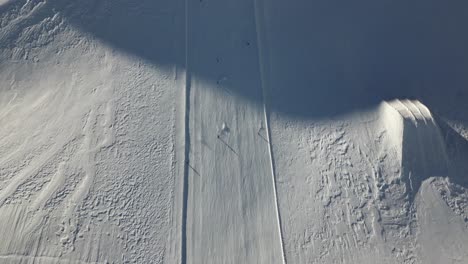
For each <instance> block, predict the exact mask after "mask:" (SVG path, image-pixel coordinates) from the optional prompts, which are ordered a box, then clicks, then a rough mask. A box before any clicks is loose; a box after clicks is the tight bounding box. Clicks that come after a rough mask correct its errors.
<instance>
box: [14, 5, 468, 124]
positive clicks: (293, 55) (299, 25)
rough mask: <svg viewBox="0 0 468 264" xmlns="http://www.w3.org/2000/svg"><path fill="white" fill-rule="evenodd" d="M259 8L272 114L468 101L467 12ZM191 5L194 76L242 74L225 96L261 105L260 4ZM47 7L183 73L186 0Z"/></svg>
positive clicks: (320, 114) (321, 114)
mask: <svg viewBox="0 0 468 264" xmlns="http://www.w3.org/2000/svg"><path fill="white" fill-rule="evenodd" d="M259 1H261V2H262V4H263V6H264V10H262V11H264V13H266V14H267V15H268V16H267V17H266V18H264V19H263V21H261V23H263V24H264V25H263V27H260V28H263V30H264V33H265V35H266V39H267V41H266V43H263V46H261V47H260V49H261V50H263V52H265V54H269V56H270V58H269V60H268V65H263V66H264V67H268V69H270V70H269V72H268V74H267V76H266V78H267V80H266V81H267V84H268V87H267V88H268V89H269V91H271V92H270V98H269V100H270V101H271V104H270V107H271V110H272V111H273V112H277V113H280V114H285V115H288V116H291V117H297V118H317V119H321V118H329V117H333V116H336V115H342V114H346V113H348V112H353V111H360V110H362V109H368V108H370V107H374V106H375V105H377V104H378V103H380V102H381V101H382V100H390V99H393V98H411V99H419V100H421V101H424V102H425V103H426V104H427V105H428V107H429V108H431V107H432V105H431V104H432V103H433V102H435V103H434V104H437V102H438V101H437V100H439V99H440V100H443V99H442V98H444V97H446V96H447V94H449V95H450V94H462V93H463V97H464V98H468V94H467V93H466V92H465V91H466V88H465V87H466V86H467V85H468V75H467V74H466V72H467V71H468V49H466V47H467V46H468V34H465V25H467V24H468V2H461V1H459V2H451V3H442V2H440V1H435V0H430V1H423V0H416V1H412V2H407V1H403V0H399V1H361V2H359V3H353V4H351V3H346V2H344V1H343V2H342V3H341V4H338V3H337V1H310V0H307V1H306V0H292V1H290V2H287V3H286V2H284V1H279V0H271V1H265V0H259ZM13 3H16V1H15V2H12V3H11V4H13ZM188 3H189V4H190V14H189V19H190V21H189V23H188V24H189V31H190V32H189V33H190V38H191V39H190V47H189V53H190V54H189V56H192V57H193V58H192V57H191V58H192V61H193V62H194V63H193V65H192V67H191V71H193V75H194V76H199V77H200V78H202V79H205V80H208V81H210V82H212V83H216V82H217V81H218V80H219V77H220V75H221V74H223V73H224V74H228V75H229V73H230V72H236V71H237V72H238V75H237V76H233V78H231V79H235V78H238V79H239V78H243V79H244V82H243V83H242V84H239V83H234V82H231V83H230V82H226V83H225V84H224V88H227V89H228V90H229V91H231V92H232V93H233V94H235V95H239V96H241V97H243V98H245V99H247V100H250V101H252V102H254V103H257V104H262V98H261V96H258V93H253V92H252V91H253V90H256V89H257V90H258V89H259V84H258V82H257V81H253V79H252V78H257V79H258V74H257V75H256V74H252V73H251V72H250V71H251V68H250V67H244V66H247V64H248V63H250V62H251V61H252V56H257V55H256V54H255V50H256V48H257V43H256V37H257V35H256V30H255V29H253V25H255V23H254V22H255V21H254V12H253V7H254V6H253V3H254V0H240V1H237V2H236V4H235V5H234V4H233V2H232V1H228V0H220V1H189V2H188ZM7 5H10V3H9V4H7ZM46 5H47V7H46V8H48V9H49V10H50V11H51V12H52V13H57V12H58V13H60V14H62V15H63V16H65V17H66V19H67V21H69V22H70V23H71V24H73V25H74V26H76V27H77V28H80V29H81V30H82V31H84V32H87V33H89V34H91V35H92V36H94V37H96V38H98V39H100V40H102V41H104V42H106V43H108V44H109V45H111V46H113V47H115V48H116V49H118V50H121V51H125V52H127V53H129V54H133V55H136V56H138V57H140V58H143V59H145V60H147V61H149V62H151V63H153V64H155V65H158V66H174V65H177V66H178V67H185V60H184V59H183V58H181V57H180V56H181V55H180V53H181V50H182V49H184V37H185V35H184V34H185V27H184V25H185V21H184V19H185V7H184V5H185V1H183V0H172V1H170V0H157V1H155V0H139V1H137V0H102V1H94V0H81V1H72V0H48V1H47V2H46ZM285 5H286V6H287V8H285ZM246 10H247V11H248V10H250V11H249V12H246ZM239 43H249V47H244V46H243V47H241V46H240V44H239ZM238 44H239V45H238ZM250 44H251V45H250ZM234 59H237V60H239V61H241V63H237V64H235V63H233V60H234ZM216 60H220V61H221V63H216V62H215V61H216ZM246 82H250V84H248V85H244V84H245V83H246ZM207 87H209V88H208V89H219V88H220V87H219V86H216V85H208V86H207ZM427 98H429V99H430V100H426V99H427ZM433 98H437V99H433ZM436 101H437V102H436ZM428 102H429V103H428ZM441 114H442V115H444V112H442V113H441Z"/></svg>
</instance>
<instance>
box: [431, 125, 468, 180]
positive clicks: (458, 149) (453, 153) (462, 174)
mask: <svg viewBox="0 0 468 264" xmlns="http://www.w3.org/2000/svg"><path fill="white" fill-rule="evenodd" d="M435 119H436V121H437V124H438V125H439V127H440V130H441V133H442V137H443V139H444V143H445V146H446V149H447V156H448V160H449V162H450V164H449V167H448V168H449V172H448V173H449V178H450V181H451V182H453V183H456V184H458V185H460V186H462V187H464V188H468V140H466V139H465V138H463V137H462V136H461V135H460V134H459V133H458V132H456V131H455V130H454V129H453V128H452V127H451V126H450V125H449V124H448V123H447V122H445V121H444V120H443V119H442V118H441V117H438V116H435Z"/></svg>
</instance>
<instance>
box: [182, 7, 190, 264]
mask: <svg viewBox="0 0 468 264" xmlns="http://www.w3.org/2000/svg"><path fill="white" fill-rule="evenodd" d="M184 5H185V8H184V12H185V15H184V18H185V25H184V30H185V33H184V34H185V35H184V37H185V39H184V42H185V43H184V46H185V47H184V52H185V61H184V64H185V87H184V88H185V89H184V90H185V93H184V100H185V104H184V106H185V115H184V144H185V150H184V151H185V152H184V161H183V162H184V171H183V179H182V221H181V224H182V227H181V232H182V235H181V250H180V254H181V256H180V262H181V264H186V263H187V213H188V207H187V206H188V192H189V186H188V181H189V168H190V85H191V72H190V69H189V54H188V51H189V0H185V1H184Z"/></svg>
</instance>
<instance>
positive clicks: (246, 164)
mask: <svg viewBox="0 0 468 264" xmlns="http://www.w3.org/2000/svg"><path fill="white" fill-rule="evenodd" d="M197 4H198V3H197ZM197 4H194V3H190V2H188V1H184V5H185V6H184V12H185V13H184V18H185V23H184V31H183V36H184V40H183V41H182V42H183V43H184V47H183V48H184V55H183V57H184V58H183V60H184V61H183V65H185V69H184V71H183V74H182V75H185V76H183V77H182V78H184V79H185V80H184V81H180V82H179V85H181V86H183V87H184V92H183V93H181V94H180V96H181V98H183V100H184V103H183V106H182V108H183V109H180V108H181V106H180V105H179V111H180V112H182V111H183V114H182V113H180V114H179V118H183V124H182V122H181V123H179V124H180V125H181V126H182V125H183V129H181V131H184V132H183V133H184V135H183V139H182V137H181V136H179V140H180V142H183V144H184V146H183V147H182V146H179V148H178V149H181V150H182V149H183V151H184V154H183V157H182V154H180V155H179V158H180V160H183V173H180V174H179V175H181V174H182V177H181V178H182V180H181V181H180V185H182V186H180V185H179V186H180V187H179V191H181V194H180V197H181V199H182V201H180V203H178V204H179V205H180V206H181V207H180V208H181V212H180V211H179V212H178V214H180V229H179V230H180V232H181V233H180V256H179V259H180V262H181V263H183V264H185V263H191V262H195V263H196V262H197V261H198V262H199V261H208V262H210V261H212V262H220V261H221V262H223V261H227V260H240V261H242V260H244V261H247V262H252V261H253V262H259V261H260V262H262V263H267V262H268V263H271V262H281V263H283V264H284V263H285V262H286V261H285V253H284V248H283V238H282V229H281V219H280V213H279V207H278V198H277V190H276V179H275V169H274V160H273V154H272V147H271V142H270V131H269V129H270V128H269V124H268V105H267V101H268V99H267V91H266V89H267V88H266V87H267V85H266V84H265V81H264V73H263V71H264V69H262V68H263V65H262V63H261V62H262V55H261V54H259V53H261V49H260V45H261V44H260V37H259V36H258V34H260V33H259V29H260V26H259V24H258V23H259V22H258V20H259V18H258V17H257V13H258V10H257V4H258V3H257V2H254V1H244V3H242V4H240V7H236V8H235V10H233V12H236V11H242V12H244V11H247V12H248V13H251V14H252V16H251V18H252V27H251V28H250V29H249V30H251V29H252V28H254V27H255V28H254V30H253V31H254V32H253V33H255V34H256V37H257V41H258V43H257V45H258V49H255V50H254V51H253V53H252V54H251V56H250V57H248V58H245V57H244V58H242V57H240V58H239V56H237V55H236V52H237V53H239V52H242V51H239V50H232V51H231V52H229V50H228V52H227V54H225V55H226V57H225V61H229V63H230V64H229V67H228V69H230V70H231V71H228V72H226V73H225V74H227V75H234V76H237V78H239V79H236V82H239V83H240V84H238V85H240V86H246V87H247V88H250V89H258V91H259V93H258V95H259V97H260V98H259V100H258V101H260V102H263V103H262V105H261V108H260V109H259V107H257V106H254V105H252V104H251V103H250V102H246V101H245V100H244V99H238V98H234V97H233V96H232V94H231V93H223V91H230V90H231V89H230V88H231V87H229V86H228V85H229V82H228V81H226V82H222V83H221V82H217V86H216V87H214V88H211V87H210V86H211V85H212V84H209V83H205V82H207V81H206V80H201V79H200V78H199V77H198V76H192V71H194V72H197V73H198V72H200V71H204V70H206V69H207V68H210V65H209V62H206V60H208V58H206V56H204V57H203V60H202V62H200V60H196V58H195V59H194V57H197V56H203V55H199V54H194V53H192V50H193V49H197V44H201V43H199V42H200V41H199V42H197V39H196V37H194V39H192V38H191V36H196V35H192V34H194V32H193V31H196V30H197V25H202V24H200V21H201V20H203V19H206V17H210V16H209V14H208V13H209V12H211V11H210V7H207V6H204V7H203V8H205V9H203V10H202V9H197V8H199V7H197V6H196V5H197ZM200 5H208V4H206V3H200ZM245 8H247V9H245ZM244 9H245V10H244ZM207 10H208V11H207ZM213 10H215V8H213ZM202 12H207V14H204V15H206V16H205V17H202V16H203V15H202V14H201V13H202ZM191 14H193V17H192V15H191ZM197 15H201V16H200V17H197ZM197 19H198V20H200V21H198V20H197ZM226 20H229V16H228V17H227V19H226ZM226 23H228V24H229V25H230V26H231V27H234V28H233V29H231V30H232V31H233V32H231V34H232V35H234V36H239V35H243V34H245V32H242V30H245V29H243V28H242V26H240V25H238V22H235V20H233V21H228V22H226ZM231 23H234V24H231ZM237 27H239V28H237ZM198 29H199V30H201V29H200V28H198ZM210 30H212V31H216V30H217V29H216V27H215V28H214V29H209V31H210ZM214 44H215V43H214ZM223 44H226V43H224V42H222V43H220V44H219V45H221V46H222V45H223ZM249 45H250V43H249ZM234 46H235V45H234ZM180 48H181V47H180ZM212 48H214V49H216V48H217V47H216V44H215V45H214V46H213V47H212ZM232 48H233V47H232V46H228V47H223V48H222V49H232ZM235 48H236V47H234V49H235ZM210 52H211V50H210V48H209V47H208V48H203V47H202V48H200V47H198V49H197V53H200V54H201V53H203V54H204V55H206V54H210ZM248 52H252V51H248ZM181 57H182V56H181ZM252 58H253V61H252ZM244 60H248V61H244ZM181 61H182V59H181ZM216 61H217V63H220V61H219V59H218V58H216ZM192 62H194V63H192ZM245 62H248V64H250V65H251V66H249V67H253V69H252V70H254V71H257V72H258V74H257V75H256V76H257V77H259V80H254V81H251V80H248V79H249V78H245V77H243V76H244V75H245V72H248V70H249V69H243V68H242V67H239V66H240V65H243V63H245ZM221 66H222V65H221ZM233 69H234V70H233ZM217 70H218V69H213V71H214V72H216V71H217ZM208 79H209V78H208ZM223 80H227V78H226V77H224V79H223ZM182 82H183V83H182ZM225 83H228V84H226V85H225ZM202 86H204V87H202ZM218 86H221V87H219V88H223V89H219V90H217V88H218ZM206 87H208V88H206ZM215 88H216V89H215ZM194 102H197V103H195V105H194V106H192V105H191V104H193V103H194ZM181 110H182V111H181ZM246 116H247V117H246ZM225 121H226V122H227V124H228V125H229V127H230V128H232V131H230V132H229V130H230V129H228V132H227V133H225V134H222V135H220V134H217V136H214V137H213V139H212V138H211V134H212V132H210V131H209V130H210V128H211V127H213V126H215V127H216V126H217V123H219V122H221V123H223V126H225V123H224V122H225ZM259 123H260V124H262V123H263V124H264V125H263V124H262V125H261V128H260V129H262V128H264V130H265V132H266V135H260V134H259V133H257V134H255V133H251V131H257V130H258V127H257V128H255V126H257V125H258V124H259ZM256 129H257V130H256ZM216 137H217V139H218V140H216ZM265 143H266V144H268V145H265ZM229 150H230V151H229ZM214 153H217V154H214ZM229 153H231V154H229ZM232 154H237V155H235V156H237V158H233V157H234V156H233V157H231V158H230V156H231V155H232ZM192 158H193V160H192ZM232 159H234V160H232ZM228 160H231V162H230V163H225V162H227V161H228ZM208 164H210V165H208ZM180 167H182V165H181V166H180ZM213 167H214V168H213ZM225 185H226V186H225ZM229 185H232V188H234V189H232V188H231V189H230V190H227V189H226V190H224V188H226V187H227V186H229ZM201 188H203V189H204V191H201ZM223 190H224V191H223ZM226 191H227V192H226ZM219 192H221V193H223V192H224V193H223V195H222V196H221V197H218V196H219V194H217V193H219ZM216 208H218V209H219V210H221V211H216V210H217V209H216ZM213 210H215V211H213ZM223 210H224V211H223ZM210 215H211V216H210ZM229 216H231V217H229ZM225 217H227V218H231V219H229V221H227V219H225ZM226 221H227V222H226ZM270 221H272V222H270ZM210 222H211V223H212V224H210ZM231 222H232V223H231ZM256 225H259V226H258V227H256ZM223 226H224V227H225V228H227V230H223V233H226V234H230V233H231V232H233V233H232V236H230V237H229V239H228V240H227V241H226V239H225V237H223V238H221V237H219V238H218V236H220V235H221V233H219V231H216V230H217V229H218V228H222V227H223ZM270 229H271V231H270ZM265 232H266V233H267V234H268V235H267V236H265V235H264V234H265ZM275 233H276V234H275ZM213 236H214V237H213ZM272 239H273V241H274V240H277V241H278V243H279V244H277V246H278V248H277V249H275V248H276V245H275V246H274V247H271V246H269V245H268V242H271V241H272ZM218 240H220V241H221V240H225V241H224V242H225V243H219V242H217V241H218ZM194 241H196V244H194V243H193V242H194ZM247 241H248V242H247ZM267 241H268V242H267ZM247 243H249V244H250V245H247ZM199 244H203V245H204V249H203V250H201V248H200V245H199ZM249 247H251V248H249ZM202 251H206V252H210V251H213V252H216V253H214V255H207V254H208V253H206V252H202ZM250 251H251V253H250ZM266 261H267V262H266Z"/></svg>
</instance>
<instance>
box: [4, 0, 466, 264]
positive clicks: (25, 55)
mask: <svg viewBox="0 0 468 264" xmlns="http://www.w3.org/2000/svg"><path fill="white" fill-rule="evenodd" d="M285 3H286V2H285ZM288 3H289V2H288ZM279 4H280V2H279V1H271V2H269V1H247V0H239V1H227V0H220V1H205V0H203V1H118V0H115V1H99V3H97V2H95V1H87V0H84V1H65V0H64V1H55V0H44V1H31V0H10V1H2V0H0V263H1V264H16V263H39V264H55V263H144V264H146V263H183V264H185V263H268V264H270V263H288V264H291V263H466V262H467V261H468V256H467V252H468V231H467V230H468V210H467V205H468V189H467V187H468V180H467V175H468V165H467V160H468V142H467V140H466V138H464V137H463V136H460V134H459V133H460V132H459V131H462V132H463V131H465V130H464V129H465V128H466V126H464V125H463V124H461V125H459V126H458V127H457V129H456V130H457V131H455V130H453V129H452V128H451V126H453V122H451V120H448V122H447V123H446V122H445V121H444V120H445V116H438V115H435V114H434V113H432V112H431V110H434V112H435V109H429V108H428V106H425V105H423V104H422V103H421V102H419V101H417V100H403V99H401V100H390V101H386V102H381V99H382V98H387V97H388V96H386V95H382V94H379V93H380V92H382V93H384V92H385V94H387V95H388V94H393V93H392V92H393V91H383V90H382V91H381V90H378V89H377V90H376V91H375V92H374V93H376V94H378V96H375V97H373V98H371V100H367V99H368V98H367V99H366V100H367V101H366V100H364V99H363V100H362V101H360V100H358V99H359V98H358V99H356V98H357V97H358V96H355V95H357V94H358V93H359V91H361V90H359V91H358V90H355V88H353V89H349V90H345V89H344V88H343V87H344V86H343V87H341V86H339V85H340V84H341V82H342V81H343V82H344V80H347V78H348V79H352V80H354V84H353V85H354V86H357V84H362V83H365V82H364V81H360V80H357V79H356V78H355V77H353V76H354V75H353V74H351V73H350V72H346V69H341V73H342V75H343V76H341V75H340V76H341V77H340V76H338V77H339V79H340V80H338V81H336V80H335V81H336V82H335V81H333V82H329V80H328V79H327V78H328V77H330V76H333V78H335V77H336V78H338V77H337V74H336V71H335V70H330V67H331V66H330V65H335V64H336V65H342V64H341V63H337V62H336V63H335V62H333V63H330V64H326V61H327V60H326V59H325V57H323V58H321V60H316V57H315V56H312V57H313V58H311V57H310V56H309V57H307V53H304V52H303V51H302V49H297V50H298V52H299V53H300V54H303V53H304V54H305V57H301V56H302V55H301V56H298V54H299V53H297V54H296V50H293V49H291V50H285V48H284V47H286V46H283V45H284V44H285V43H286V42H290V41H292V40H294V41H295V42H294V43H291V44H292V46H293V47H296V48H297V47H302V45H303V44H302V43H303V42H300V41H298V40H300V38H302V36H303V35H304V34H302V33H301V32H300V30H299V29H300V27H296V26H298V24H297V23H298V22H300V21H301V19H304V18H305V17H303V15H304V12H305V11H304V12H302V11H301V12H298V15H302V16H301V17H299V18H298V17H292V18H291V21H292V22H291V23H292V24H291V25H286V24H281V23H283V22H282V21H281V23H280V24H278V21H276V20H275V17H276V16H272V14H275V13H274V12H277V11H278V10H277V7H278V5H279ZM281 4H282V5H284V4H283V3H281ZM306 6H309V5H306ZM226 7H229V8H228V9H226ZM291 7H292V9H284V12H292V11H291V10H295V8H298V7H297V6H291ZM319 7H321V8H322V9H326V10H328V8H327V5H324V6H319ZM220 10H224V11H223V12H221V11H220ZM225 10H229V12H225ZM314 10H315V9H314ZM269 12H273V13H269ZM317 12H318V11H317ZM314 18H316V17H314ZM282 26H285V28H284V29H283V27H282ZM288 26H294V27H293V28H295V29H296V28H297V32H296V31H294V32H292V31H289V30H286V29H288ZM316 26H317V24H314V27H316ZM319 26H322V25H319ZM305 27H308V24H307V25H305ZM277 28H280V29H282V30H280V31H278V30H277ZM286 33H288V34H289V33H290V34H291V39H289V38H286V37H284V35H282V34H286ZM337 35H340V34H337ZM309 41H310V40H309V39H307V43H309ZM299 42H300V43H299ZM310 43H312V42H310ZM337 43H338V42H337ZM340 43H341V42H340ZM324 47H325V46H323V47H320V46H319V47H314V46H313V45H312V46H311V47H308V49H309V48H310V50H309V51H311V50H313V52H312V53H310V54H319V53H320V54H322V51H323V48H324ZM302 48H304V47H302ZM304 49H305V48H304ZM327 51H328V53H329V54H335V53H334V52H332V50H327ZM285 54H289V55H294V56H286V55H285ZM310 54H309V55H310ZM343 54H344V53H343ZM343 57H347V56H345V55H343ZM340 58H341V57H340ZM349 58H351V59H353V58H354V59H353V61H348V62H349V63H351V64H350V65H348V66H352V65H354V64H353V63H356V61H357V58H356V57H349ZM329 59H330V58H329ZM332 59H338V57H336V58H335V57H333V58H332ZM355 60H356V61H355ZM317 61H320V63H325V64H326V65H325V66H323V67H316V69H315V68H314V67H303V68H302V67H295V65H296V63H298V64H297V65H302V66H308V65H309V64H310V63H317ZM320 63H319V64H320ZM297 65H296V66H297ZM311 68H314V69H315V70H316V71H315V70H314V72H313V73H314V74H312V75H307V76H305V74H298V70H299V72H305V71H307V70H308V69H311ZM349 68H350V69H351V68H353V69H354V68H357V67H349ZM324 71H330V72H329V74H328V75H326V76H325V75H323V74H322V73H323V72H324ZM338 72H339V71H338ZM359 74H360V75H359V76H364V75H365V74H364V72H363V73H359ZM313 76H315V77H320V76H322V77H323V76H325V77H326V78H325V77H324V79H320V78H319V79H320V80H318V81H317V82H315V83H310V82H308V80H311V79H313V80H315V79H314V78H315V77H314V78H312V77H313ZM399 76H406V75H404V74H400V75H399ZM327 80H328V81H327ZM327 83H328V84H330V83H332V84H334V85H336V87H335V86H333V89H332V90H327V89H328V88H329V87H327V86H326V85H324V84H327ZM281 84H283V86H284V87H283V86H281ZM392 84H393V83H392ZM290 87H307V89H305V90H304V91H303V92H304V94H302V93H297V91H298V90H297V89H296V88H294V89H292V90H291V89H289V88H290ZM403 88H404V87H401V89H402V90H404V89H403ZM301 89H302V88H301ZM291 91H293V92H295V93H294V94H291V93H292V92H291ZM324 91H325V92H324ZM327 91H332V92H327ZM335 91H336V92H339V91H343V94H341V93H340V94H337V95H336V96H337V97H339V98H340V99H339V100H335V99H336V98H334V97H333V96H335V95H334V94H333V93H334V92H335ZM345 91H346V92H345ZM310 93H312V95H314V96H315V97H314V98H310V96H308V95H310ZM435 94H436V95H438V94H440V93H435ZM348 95H350V96H348ZM460 96H461V97H463V93H462V94H461V95H460ZM298 97H301V100H300V101H301V102H300V103H297V101H295V100H291V98H292V99H294V98H298ZM426 97H427V98H428V99H430V101H431V102H433V105H442V104H443V103H444V101H443V100H442V99H441V98H437V96H433V97H431V96H430V93H429V96H426ZM312 99H313V100H312ZM345 99H346V100H345ZM439 99H440V100H442V101H440V102H439V101H438V100H439ZM308 100H311V101H308ZM460 100H461V99H460ZM378 102H381V104H380V105H376V103H378ZM434 102H439V103H436V104H434ZM339 103H343V105H341V107H340V106H339V105H338V104H339ZM345 103H346V105H344V104H345ZM296 104H297V105H296ZM338 108H339V109H338ZM304 109H305V110H306V111H303V112H301V111H302V110H304ZM457 109H462V110H463V107H459V108H457ZM335 110H337V111H335ZM351 110H352V111H351ZM460 111H461V110H460ZM462 114H463V111H461V114H460V115H462ZM464 114H466V113H464ZM460 120H461V121H463V119H459V120H457V121H460ZM461 121H460V122H461ZM460 122H459V123H460ZM461 123H462V122H461ZM465 132H466V131H465Z"/></svg>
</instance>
